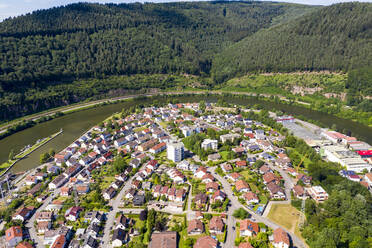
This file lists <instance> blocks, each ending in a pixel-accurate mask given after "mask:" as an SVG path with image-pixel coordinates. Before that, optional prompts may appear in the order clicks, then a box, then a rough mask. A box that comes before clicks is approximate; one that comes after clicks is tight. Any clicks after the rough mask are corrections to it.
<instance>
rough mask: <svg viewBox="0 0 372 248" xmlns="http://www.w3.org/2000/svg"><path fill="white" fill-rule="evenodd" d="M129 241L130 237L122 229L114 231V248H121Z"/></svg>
mask: <svg viewBox="0 0 372 248" xmlns="http://www.w3.org/2000/svg"><path fill="white" fill-rule="evenodd" d="M128 241H129V236H128V233H127V232H126V231H124V230H123V229H121V228H117V229H115V230H114V233H113V234H112V243H111V244H112V247H120V246H122V245H124V244H125V243H127V242H128Z"/></svg>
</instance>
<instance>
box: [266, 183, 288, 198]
mask: <svg viewBox="0 0 372 248" xmlns="http://www.w3.org/2000/svg"><path fill="white" fill-rule="evenodd" d="M266 187H267V189H268V191H269V193H270V196H271V198H274V199H285V193H284V190H283V189H282V188H281V187H280V186H279V185H277V184H276V183H275V182H271V183H269V184H267V185H266Z"/></svg>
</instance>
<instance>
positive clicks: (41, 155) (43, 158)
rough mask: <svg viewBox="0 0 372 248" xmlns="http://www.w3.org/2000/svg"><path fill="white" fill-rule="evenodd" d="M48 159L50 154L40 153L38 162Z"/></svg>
mask: <svg viewBox="0 0 372 248" xmlns="http://www.w3.org/2000/svg"><path fill="white" fill-rule="evenodd" d="M49 159H50V155H49V153H47V152H44V153H42V154H40V164H44V163H46V162H47V161H48V160H49Z"/></svg>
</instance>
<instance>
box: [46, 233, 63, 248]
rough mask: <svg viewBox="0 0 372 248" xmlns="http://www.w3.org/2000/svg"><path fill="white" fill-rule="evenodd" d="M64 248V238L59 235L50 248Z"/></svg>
mask: <svg viewBox="0 0 372 248" xmlns="http://www.w3.org/2000/svg"><path fill="white" fill-rule="evenodd" d="M64 247H66V238H65V236H63V235H59V236H58V237H57V238H56V240H55V241H54V242H53V244H52V245H51V246H50V248H64Z"/></svg>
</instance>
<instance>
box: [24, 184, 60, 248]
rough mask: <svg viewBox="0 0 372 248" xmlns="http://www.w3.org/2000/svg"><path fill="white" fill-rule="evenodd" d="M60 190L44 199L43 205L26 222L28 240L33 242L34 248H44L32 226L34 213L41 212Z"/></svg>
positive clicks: (34, 219)
mask: <svg viewBox="0 0 372 248" xmlns="http://www.w3.org/2000/svg"><path fill="white" fill-rule="evenodd" d="M59 193H60V189H59V188H58V189H56V190H55V191H54V192H53V193H52V194H51V195H50V196H49V197H48V198H47V199H45V201H44V203H43V205H41V206H40V207H39V208H38V209H37V210H36V211H35V213H34V214H33V215H32V217H31V218H30V219H29V220H28V221H27V223H26V225H25V226H26V227H27V229H28V232H29V234H30V239H31V240H34V241H35V247H36V248H44V247H45V246H44V242H43V240H42V239H40V237H39V236H38V235H37V231H36V228H35V226H34V222H35V221H36V213H39V212H42V211H43V210H44V209H45V208H46V207H47V206H48V205H49V203H50V202H52V200H53V199H54V196H55V195H59Z"/></svg>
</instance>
